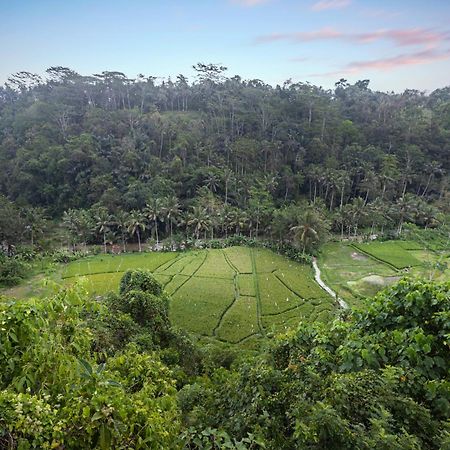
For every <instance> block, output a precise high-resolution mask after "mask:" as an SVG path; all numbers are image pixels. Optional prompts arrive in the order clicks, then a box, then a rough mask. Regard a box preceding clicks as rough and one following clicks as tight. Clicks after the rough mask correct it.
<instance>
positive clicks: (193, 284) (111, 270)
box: [62, 247, 336, 344]
mask: <svg viewBox="0 0 450 450" xmlns="http://www.w3.org/2000/svg"><path fill="white" fill-rule="evenodd" d="M132 268H145V269H148V270H151V271H152V272H153V274H154V275H155V277H156V278H157V279H158V280H159V281H160V282H161V283H162V284H163V286H164V289H165V290H166V292H167V293H168V294H169V295H170V296H171V303H170V311H169V315H170V319H171V322H172V323H173V324H174V325H176V326H178V327H180V328H183V329H185V330H187V331H189V332H191V333H194V334H196V335H198V336H202V337H204V338H211V339H214V340H219V341H223V342H228V343H233V344H238V343H242V344H243V343H247V344H248V343H250V342H252V341H253V340H254V339H258V338H261V337H262V336H265V335H266V334H267V333H270V332H274V331H275V332H281V331H285V330H287V329H288V328H289V327H295V326H296V325H297V324H298V322H299V321H300V320H328V318H329V317H330V316H331V315H332V314H334V312H335V309H336V305H335V302H334V301H333V299H331V298H328V297H327V295H326V294H325V293H324V291H323V290H322V289H321V288H320V287H319V286H318V285H317V284H316V282H315V281H314V276H313V271H312V268H310V267H309V266H304V265H301V264H298V263H295V262H293V261H291V260H288V259H286V258H285V257H283V256H280V255H277V254H275V253H273V252H271V251H269V250H265V249H250V248H247V247H230V248H226V249H210V250H195V251H189V252H183V253H175V252H173V253H143V254H124V255H97V256H94V257H89V258H85V259H83V260H80V261H76V262H73V263H69V264H68V265H67V266H65V268H64V270H63V272H62V278H63V280H64V282H65V283H73V282H75V281H77V280H78V279H79V278H80V277H83V279H84V283H85V285H86V287H87V289H88V290H89V291H90V292H91V293H92V294H94V295H98V296H101V295H102V294H105V293H106V292H108V291H111V290H116V289H117V288H118V285H119V281H120V278H121V277H122V275H123V272H124V271H125V270H127V269H132Z"/></svg>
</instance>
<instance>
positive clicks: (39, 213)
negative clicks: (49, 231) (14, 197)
mask: <svg viewBox="0 0 450 450" xmlns="http://www.w3.org/2000/svg"><path fill="white" fill-rule="evenodd" d="M23 216H24V221H25V229H26V230H27V231H29V232H30V244H31V248H34V240H35V237H36V236H37V235H40V234H44V231H45V228H46V226H47V219H46V213H45V209H44V208H41V207H39V206H37V207H29V208H25V209H24V210H23Z"/></svg>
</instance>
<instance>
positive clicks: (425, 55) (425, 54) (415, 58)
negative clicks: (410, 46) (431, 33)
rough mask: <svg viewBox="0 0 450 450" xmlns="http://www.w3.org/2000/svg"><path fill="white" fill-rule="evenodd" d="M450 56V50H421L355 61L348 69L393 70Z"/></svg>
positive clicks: (351, 70)
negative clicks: (389, 56)
mask: <svg viewBox="0 0 450 450" xmlns="http://www.w3.org/2000/svg"><path fill="white" fill-rule="evenodd" d="M449 58H450V50H447V51H445V52H436V51H435V50H432V49H427V50H422V51H420V52H415V53H408V54H403V55H397V56H393V57H391V58H380V59H373V60H369V61H355V62H352V63H350V64H348V65H347V67H346V70H347V71H348V72H350V73H352V72H359V71H361V70H365V69H379V70H393V69H396V68H398V67H403V66H414V65H417V64H429V63H432V62H434V61H441V60H445V59H449Z"/></svg>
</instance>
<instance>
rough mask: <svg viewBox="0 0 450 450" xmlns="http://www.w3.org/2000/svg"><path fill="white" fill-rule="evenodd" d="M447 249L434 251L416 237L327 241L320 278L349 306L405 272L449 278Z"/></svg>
mask: <svg viewBox="0 0 450 450" xmlns="http://www.w3.org/2000/svg"><path fill="white" fill-rule="evenodd" d="M449 256H450V249H447V250H445V251H444V250H441V251H435V250H431V249H425V248H423V247H422V246H421V245H420V243H418V242H416V241H387V242H369V243H354V244H351V243H342V242H329V243H327V244H325V245H324V246H323V248H322V249H321V255H320V257H319V259H318V264H319V266H320V269H321V271H322V278H323V280H324V281H325V283H327V284H328V285H329V286H330V287H331V288H332V289H333V290H334V291H335V292H337V294H338V295H339V296H340V297H342V298H343V299H344V300H346V301H347V303H348V304H349V305H350V306H358V305H359V304H360V299H361V298H363V297H371V296H373V295H375V294H376V293H377V292H378V291H380V290H381V289H383V288H384V287H386V286H388V285H390V284H392V283H394V282H395V281H397V280H399V279H400V278H402V277H404V276H414V277H423V278H426V279H430V280H438V281H443V280H449V279H450V259H449Z"/></svg>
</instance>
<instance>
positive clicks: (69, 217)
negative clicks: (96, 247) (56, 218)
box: [62, 209, 78, 246]
mask: <svg viewBox="0 0 450 450" xmlns="http://www.w3.org/2000/svg"><path fill="white" fill-rule="evenodd" d="M62 223H63V225H64V226H65V227H66V229H67V231H68V232H69V236H70V242H68V246H70V244H72V246H74V244H75V243H76V238H77V235H78V234H77V213H76V210H75V209H69V210H67V211H64V213H63V216H62Z"/></svg>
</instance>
